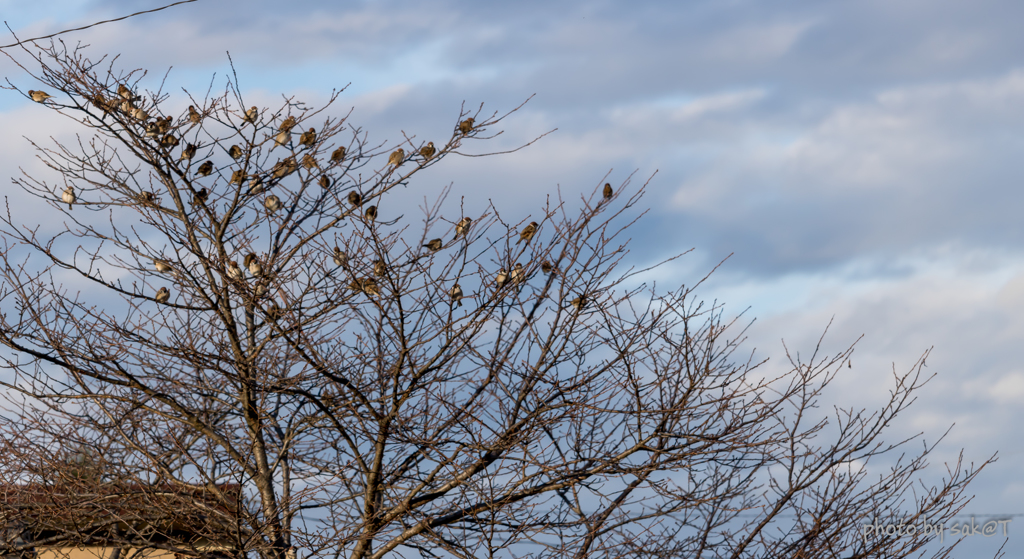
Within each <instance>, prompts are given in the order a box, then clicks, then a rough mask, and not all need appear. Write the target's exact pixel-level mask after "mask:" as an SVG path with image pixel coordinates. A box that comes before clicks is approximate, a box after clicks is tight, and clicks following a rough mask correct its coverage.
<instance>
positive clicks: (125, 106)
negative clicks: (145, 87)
mask: <svg viewBox="0 0 1024 559" xmlns="http://www.w3.org/2000/svg"><path fill="white" fill-rule="evenodd" d="M134 108H135V107H134V106H133V105H132V102H131V101H121V112H123V113H127V114H132V109H134Z"/></svg>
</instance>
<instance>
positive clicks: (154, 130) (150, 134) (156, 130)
mask: <svg viewBox="0 0 1024 559" xmlns="http://www.w3.org/2000/svg"><path fill="white" fill-rule="evenodd" d="M159 135H160V126H159V125H157V123H155V122H147V123H146V137H147V138H156V137H157V136H159Z"/></svg>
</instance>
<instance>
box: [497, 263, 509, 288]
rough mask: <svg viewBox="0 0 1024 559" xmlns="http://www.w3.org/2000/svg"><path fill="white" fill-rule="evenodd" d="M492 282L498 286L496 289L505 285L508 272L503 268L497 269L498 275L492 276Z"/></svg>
mask: <svg viewBox="0 0 1024 559" xmlns="http://www.w3.org/2000/svg"><path fill="white" fill-rule="evenodd" d="M494 283H495V285H497V286H498V289H501V288H502V287H505V284H507V283H508V274H506V273H505V268H501V269H499V270H498V276H497V277H496V278H494Z"/></svg>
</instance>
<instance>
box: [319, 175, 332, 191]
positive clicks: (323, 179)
mask: <svg viewBox="0 0 1024 559" xmlns="http://www.w3.org/2000/svg"><path fill="white" fill-rule="evenodd" d="M319 183H320V187H321V188H330V187H331V177H328V176H327V175H320V180H319Z"/></svg>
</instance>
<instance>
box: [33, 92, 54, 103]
mask: <svg viewBox="0 0 1024 559" xmlns="http://www.w3.org/2000/svg"><path fill="white" fill-rule="evenodd" d="M28 96H29V97H31V98H32V100H33V101H35V102H36V103H42V102H44V101H46V100H47V99H49V98H50V97H53V96H52V95H50V94H49V93H47V92H45V91H36V90H34V89H30V90H28Z"/></svg>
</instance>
